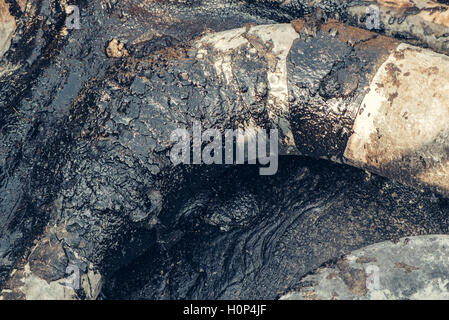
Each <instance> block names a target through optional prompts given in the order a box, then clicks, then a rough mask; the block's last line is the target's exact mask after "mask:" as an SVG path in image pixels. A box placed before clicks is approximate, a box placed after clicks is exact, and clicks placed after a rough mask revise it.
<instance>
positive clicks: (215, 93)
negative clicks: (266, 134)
mask: <svg viewBox="0 0 449 320" xmlns="http://www.w3.org/2000/svg"><path fill="white" fill-rule="evenodd" d="M9 2H11V1H9ZM9 2H8V3H9ZM12 2H14V3H15V1H12ZM49 3H50V5H48V3H47V4H45V3H44V2H42V3H41V2H39V1H37V2H33V1H30V3H29V6H28V7H27V8H26V9H21V8H19V7H17V5H16V6H12V8H13V9H11V10H12V11H13V13H14V14H13V15H14V16H15V18H16V19H17V21H18V22H17V25H18V27H17V28H18V31H17V35H18V36H17V37H16V38H15V39H13V40H12V42H11V48H10V50H9V51H8V52H7V53H6V55H5V57H4V59H3V61H2V65H1V68H2V70H3V71H2V72H4V73H3V76H2V77H1V80H0V81H1V86H2V87H1V88H2V89H1V100H0V101H1V104H2V108H1V111H0V112H1V115H0V119H1V122H0V124H1V135H2V144H1V146H0V148H1V149H0V160H1V161H0V165H1V171H0V181H1V184H0V188H1V189H0V190H1V194H2V197H1V198H0V212H1V214H0V222H1V223H0V228H1V235H0V266H1V268H2V269H1V272H2V273H1V279H0V286H1V288H2V290H3V291H2V294H1V296H2V297H3V298H5V299H8V298H9V299H17V298H29V299H30V298H86V299H91V298H97V297H103V298H154V299H161V298H276V297H279V296H280V295H282V294H283V293H285V292H287V290H288V289H289V288H291V287H294V286H295V284H297V283H299V280H300V278H301V277H302V276H303V275H304V274H306V273H307V272H310V271H312V270H313V269H314V268H316V267H317V266H319V265H320V264H322V263H324V262H326V261H327V260H329V259H333V258H336V257H338V256H339V255H341V254H344V253H346V252H348V251H350V250H354V249H357V248H360V247H362V246H365V245H368V244H371V243H374V242H378V241H382V240H394V239H398V238H400V237H404V236H407V235H420V234H435V233H447V223H446V215H447V213H448V210H449V208H448V203H447V200H445V199H444V198H442V197H440V196H438V195H434V194H432V193H430V191H427V190H422V191H420V190H415V189H411V188H408V187H404V186H402V185H399V184H397V183H394V182H390V181H388V180H386V179H384V178H380V177H377V176H372V177H371V176H370V175H367V174H365V173H364V172H363V171H359V170H357V169H354V168H350V167H346V166H343V165H334V164H330V163H328V162H325V161H320V162H317V163H315V162H314V161H312V160H310V159H305V158H299V157H281V159H280V164H279V170H280V171H279V173H278V175H276V176H274V177H259V176H258V174H257V173H258V168H257V167H256V166H204V165H203V166H178V167H173V166H172V165H171V163H170V159H169V156H168V152H169V150H170V147H171V146H172V143H171V142H170V134H171V132H172V131H173V130H174V129H176V128H178V127H180V126H181V127H182V126H186V127H190V126H191V124H192V121H193V120H195V119H196V120H200V121H201V124H202V126H203V128H205V129H206V128H218V129H220V130H224V129H227V128H237V127H250V126H251V127H261V128H279V129H280V131H281V133H282V136H281V140H280V143H281V147H284V148H283V150H286V153H289V151H290V150H291V148H292V146H295V143H296V147H298V148H299V149H301V152H303V153H305V154H306V153H310V155H312V156H316V157H321V156H327V157H328V158H333V157H341V155H342V152H343V151H344V148H343V147H344V144H346V142H347V141H346V140H347V139H348V138H349V132H348V133H347V135H344V132H343V135H342V136H343V137H344V139H343V140H338V139H334V138H329V139H324V140H322V141H324V142H325V141H330V142H331V144H329V146H324V147H323V148H319V150H318V151H317V152H315V151H314V150H312V149H311V148H312V146H313V147H317V142H320V141H321V140H319V139H315V140H313V141H309V142H305V143H299V142H300V141H301V138H302V137H307V136H309V137H311V138H314V137H315V138H316V136H317V135H318V134H315V133H314V132H313V131H312V128H306V129H307V130H309V131H308V132H305V131H302V133H303V134H302V135H299V134H298V132H301V131H300V130H304V129H303V128H304V126H303V125H302V124H301V120H303V119H301V118H299V116H298V114H297V113H295V109H294V107H293V108H292V110H288V108H287V109H283V108H282V106H284V105H283V102H285V101H283V100H282V99H283V98H282V95H274V94H273V92H272V90H270V86H271V84H272V83H273V79H272V78H270V72H271V74H275V75H282V72H280V71H279V70H278V69H277V66H278V65H277V62H276V59H273V57H276V56H274V54H273V52H272V50H276V48H272V47H270V46H269V45H268V46H266V44H265V43H264V42H263V41H262V40H261V37H262V36H260V34H259V36H257V33H256V34H255V33H252V32H253V30H254V29H253V27H254V24H259V25H262V24H274V23H279V22H288V20H289V19H290V16H289V15H288V14H287V13H285V12H284V11H283V9H279V8H274V7H261V6H258V4H256V3H249V4H248V3H246V2H233V3H227V2H224V1H223V2H221V1H211V2H201V1H198V2H193V3H191V4H188V5H187V4H185V3H183V2H174V3H167V2H157V1H156V2H154V1H122V2H117V1H94V2H89V3H88V2H84V1H79V2H77V3H75V4H77V5H78V6H79V7H80V10H81V27H82V28H81V29H80V30H66V29H65V27H64V19H65V16H64V10H63V9H64V6H65V4H61V3H60V2H59V1H50V2H49ZM273 6H274V5H273ZM20 10H24V12H22V13H20V12H19V11H20ZM302 14H303V11H302V10H298V11H297V15H298V16H297V17H301V15H302ZM36 17H39V18H36ZM36 21H38V22H36ZM243 26H245V27H244V29H243V30H244V38H245V39H246V40H245V41H246V42H247V43H246V44H245V45H243V46H242V47H240V48H238V50H236V51H234V52H233V54H232V59H230V60H229V61H227V60H223V61H218V62H219V63H218V65H219V66H220V68H219V69H217V67H216V66H217V57H220V55H219V54H218V49H217V48H214V47H213V46H210V45H207V43H202V44H201V45H198V42H196V41H194V40H196V39H199V38H200V36H201V35H202V32H204V31H206V30H207V29H210V30H212V31H214V32H219V31H224V30H230V29H233V28H240V27H243ZM274 28H276V27H274ZM283 28H289V29H288V30H290V31H288V32H292V33H289V34H293V35H294V36H295V37H296V36H297V37H299V34H296V33H295V31H292V30H293V29H292V27H290V25H287V26H284V27H283ZM255 30H256V31H254V32H263V31H264V29H263V28H262V29H260V28H259V29H257V28H255ZM257 30H259V31H257ZM326 32H328V34H329V37H332V39H334V40H331V38H329V39H328V40H329V41H335V43H336V44H340V45H336V46H327V45H326V46H325V44H324V43H320V42H319V40H317V39H314V35H312V34H309V36H310V39H309V40H307V41H309V43H313V44H316V45H317V46H318V47H320V48H326V49H327V50H330V52H329V56H331V58H330V60H329V63H331V62H332V65H334V63H335V62H337V61H339V60H341V59H343V60H344V65H343V66H342V67H341V68H339V67H338V65H337V67H336V68H334V70H335V72H337V73H338V72H339V73H338V74H337V75H336V74H334V73H332V72H330V74H329V77H328V78H330V79H328V78H326V73H325V72H324V73H323V74H320V75H319V77H321V78H320V79H321V80H326V79H327V80H329V81H327V82H326V81H324V82H325V83H324V85H322V86H321V89H322V90H323V91H322V92H320V95H321V96H322V97H324V98H327V97H330V96H332V95H336V96H338V97H342V98H343V99H345V101H349V104H350V105H351V106H352V104H354V105H355V104H356V102H354V101H357V97H356V95H354V94H353V93H354V92H358V93H359V94H361V93H362V92H363V91H361V88H362V84H369V83H370V81H371V77H372V74H371V72H374V71H375V70H376V66H377V65H376V63H377V62H376V61H377V60H376V59H379V61H381V60H382V59H384V58H385V57H386V53H384V52H383V50H385V48H382V49H378V50H377V51H371V52H372V53H373V55H372V56H363V52H364V51H363V50H360V52H358V51H357V50H355V53H354V52H353V51H354V50H353V49H354V48H353V47H354V46H357V44H352V45H351V44H347V43H346V44H345V43H344V42H343V41H342V40H341V39H340V40H338V39H337V38H338V37H337V38H336V36H337V34H333V33H332V31H331V30H326ZM210 34H211V35H212V36H213V35H214V33H210ZM332 34H333V35H332ZM340 35H341V34H340ZM326 37H327V36H326ZM371 37H373V36H368V38H370V39H371ZM33 39H37V40H35V41H33ZM114 39H116V41H113V40H114ZM314 40H316V42H314ZM366 41H368V39H362V40H361V42H366ZM111 43H112V44H114V45H111ZM117 43H124V46H123V47H122V48H121V49H117V48H119V47H118V46H117V47H115V46H116V44H117ZM275 44H276V41H273V45H275ZM302 45H304V44H302ZM300 46H301V44H300V43H299V42H298V41H297V42H295V44H294V48H295V49H298V47H300ZM124 48H125V49H124ZM225 49H226V48H225ZM214 50H215V51H214ZM312 51H313V50H312ZM318 52H319V50H318V51H316V52H312V53H311V55H316V59H319V54H318ZM351 52H353V54H350V53H351ZM117 57H120V58H117ZM223 57H226V55H223ZM294 59H295V56H294V54H291V55H290V58H289V60H288V61H289V62H288V63H290V64H291V63H292V61H294ZM362 60H363V61H364V62H365V64H366V67H365V68H367V69H363V67H362V66H363V65H364V64H363V61H362ZM228 66H229V69H228ZM318 66H321V67H322V68H325V66H324V64H323V63H321V62H320V61H317V67H318ZM289 68H290V69H294V68H293V67H292V66H290V67H289ZM357 68H362V70H363V72H362V73H361V74H360V75H359V77H360V79H358V80H357V81H359V83H360V87H357V88H356V89H354V88H346V87H345V86H344V85H343V88H332V86H331V84H332V79H333V78H332V77H334V78H335V77H336V79H337V80H341V79H343V80H342V82H341V83H343V84H349V83H351V82H353V81H352V80H353V79H352V78H351V77H352V76H353V74H354V69H357ZM369 68H372V69H369ZM318 69H319V68H317V70H318ZM368 69H369V70H368ZM220 70H221V73H220ZM229 70H231V71H232V72H231V73H232V75H231V76H230V77H228V74H227V73H226V72H228V71H229ZM329 71H330V70H329ZM298 73H299V71H298ZM340 73H341V74H340ZM308 76H309V78H308V79H311V80H313V79H312V78H313V76H314V75H313V74H310V75H308ZM339 77H340V78H339ZM286 79H287V78H286ZM289 80H291V78H289ZM315 80H316V79H315ZM295 81H296V80H295ZM296 82H297V81H296ZM320 82H323V81H320ZM337 82H338V81H337ZM274 83H276V82H274ZM279 83H280V82H279ZM311 83H313V81H311ZM326 83H327V84H329V86H326V85H325V84H326ZM279 88H280V91H283V89H286V88H287V86H285V88H284V87H282V86H280V87H279ZM340 90H341V91H340ZM281 93H282V92H281ZM300 93H301V92H293V94H294V95H295V97H296V96H297V98H300ZM289 94H290V93H289ZM273 96H274V98H275V99H274V98H273ZM286 97H287V96H286ZM354 97H355V98H354ZM290 98H291V96H290ZM276 99H278V100H276ZM351 99H354V100H351ZM273 101H274V102H273ZM286 101H287V102H288V104H287V105H290V106H295V104H294V103H295V101H293V100H292V99H290V100H288V97H287V100H286ZM297 102H298V101H296V103H297ZM314 103H319V101H318V100H317V101H312V102H311V104H310V105H311V106H312V105H313V104H314ZM289 111H293V112H291V113H290V112H289ZM303 114H304V113H301V116H303ZM286 119H287V120H288V121H287V120H286ZM292 120H293V121H292ZM334 120H335V121H334ZM340 120H341V119H333V120H332V121H331V122H332V123H334V124H335V123H337V124H338V123H339V122H340ZM289 121H290V123H288V122H289ZM289 124H291V125H292V126H291V127H289ZM343 127H344V126H343ZM343 129H344V128H343ZM343 131H344V130H343ZM335 132H339V133H342V131H341V130H335ZM290 133H293V140H294V141H292V136H290V135H289V134H290ZM293 142H295V143H293ZM338 144H341V145H340V146H338ZM335 145H337V148H336V149H333V147H334V146H335ZM317 148H318V147H317ZM310 150H312V151H310ZM305 151H310V152H305ZM334 160H335V159H334ZM67 266H76V267H77V268H79V269H80V271H81V287H80V288H79V289H77V290H75V291H74V290H71V288H69V287H65V286H62V285H60V284H59V283H60V282H61V281H60V280H61V279H63V278H65V277H66V276H67V275H66V268H67ZM12 270H16V271H15V272H14V274H12Z"/></svg>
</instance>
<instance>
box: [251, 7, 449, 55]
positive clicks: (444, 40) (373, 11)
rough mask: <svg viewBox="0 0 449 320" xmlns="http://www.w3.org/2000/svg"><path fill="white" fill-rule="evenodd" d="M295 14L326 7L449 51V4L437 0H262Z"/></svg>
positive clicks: (354, 21) (345, 18)
mask: <svg viewBox="0 0 449 320" xmlns="http://www.w3.org/2000/svg"><path fill="white" fill-rule="evenodd" d="M257 2H258V3H267V4H269V5H273V4H276V3H277V4H278V5H279V8H282V10H287V11H288V12H290V15H291V16H295V14H296V13H297V12H304V13H306V14H307V13H312V12H314V11H315V10H317V9H318V8H319V9H322V10H323V11H324V13H325V15H326V16H328V17H330V18H334V19H337V20H339V21H341V22H344V23H346V24H350V25H352V26H357V27H360V28H364V29H369V30H371V31H375V32H379V33H382V34H385V35H388V36H392V37H397V38H400V39H402V41H404V42H407V43H409V44H414V45H419V46H425V47H429V48H431V49H432V50H434V51H437V52H440V53H445V54H449V6H448V5H446V4H442V3H439V2H437V1H433V0H365V1H361V0H349V1H348V0H326V1H324V0H312V1H306V0H292V1H284V0H274V1H273V0H258V1H257Z"/></svg>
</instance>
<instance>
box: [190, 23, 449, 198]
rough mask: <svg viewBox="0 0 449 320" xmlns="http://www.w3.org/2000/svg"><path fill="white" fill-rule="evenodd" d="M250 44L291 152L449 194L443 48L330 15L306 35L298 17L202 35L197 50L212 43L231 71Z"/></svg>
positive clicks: (223, 68) (447, 64)
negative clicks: (414, 43)
mask: <svg viewBox="0 0 449 320" xmlns="http://www.w3.org/2000/svg"><path fill="white" fill-rule="evenodd" d="M246 46H248V48H249V50H256V51H257V52H258V53H259V55H260V56H261V57H263V59H265V61H266V62H267V79H268V82H269V93H268V101H270V103H269V108H268V109H269V115H270V118H271V120H272V123H273V124H275V126H276V127H279V128H280V129H281V131H282V132H283V135H282V136H283V140H282V139H281V146H284V147H285V146H288V147H289V149H287V150H286V149H285V148H284V150H286V151H287V153H294V151H297V152H299V153H300V154H303V155H308V156H312V157H316V158H326V159H329V160H333V161H336V162H343V163H347V164H350V165H353V166H356V167H359V168H363V169H366V170H368V171H370V172H374V173H377V174H380V175H383V176H386V177H389V178H392V179H394V180H398V181H401V182H403V183H405V184H408V185H413V186H417V187H423V186H427V187H431V188H432V189H433V190H435V191H437V192H440V193H442V194H446V195H447V194H448V193H449V102H448V101H449V95H448V87H447V84H446V80H445V78H446V75H447V74H449V58H448V57H447V56H445V55H441V54H437V53H435V52H433V51H430V50H427V49H423V48H419V47H415V46H411V45H408V44H404V43H400V42H398V41H397V40H394V39H392V38H388V37H384V36H378V35H376V34H375V33H371V32H368V31H364V30H361V29H358V28H354V27H350V26H346V25H343V24H340V23H338V22H336V21H329V22H328V23H325V24H321V25H318V26H317V30H316V31H314V32H312V34H311V32H310V28H309V26H308V25H306V24H305V22H304V21H303V20H298V21H293V22H292V23H291V24H280V25H271V26H253V27H251V26H246V27H245V28H241V29H236V30H231V31H227V32H223V33H219V34H213V35H210V36H206V37H205V38H203V39H202V40H201V41H200V42H199V43H198V47H199V54H198V56H197V58H199V59H200V58H201V57H203V56H204V55H206V54H207V50H210V47H212V48H214V51H213V54H212V56H213V57H214V58H213V59H214V61H215V63H214V66H215V67H216V68H217V72H218V73H222V74H224V76H225V77H227V78H231V77H234V73H233V70H232V66H231V59H232V57H233V56H236V55H239V54H244V53H243V52H241V50H244V49H243V48H245V47H246ZM204 48H209V49H207V50H206V49H204ZM203 51H204V52H203ZM209 56H211V54H210V52H209ZM293 150H294V151H293Z"/></svg>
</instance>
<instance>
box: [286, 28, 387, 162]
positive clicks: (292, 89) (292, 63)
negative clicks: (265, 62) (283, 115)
mask: <svg viewBox="0 0 449 320" xmlns="http://www.w3.org/2000/svg"><path fill="white" fill-rule="evenodd" d="M339 32H342V31H339ZM301 34H302V33H301ZM375 37H376V35H374V34H373V35H371V36H368V37H367V38H365V39H363V40H356V39H354V40H353V41H352V42H351V41H346V42H344V41H342V40H340V39H338V37H337V30H335V29H332V28H331V29H330V30H329V32H328V31H325V30H323V31H318V33H317V34H316V36H313V37H309V36H307V35H305V34H302V35H301V38H300V39H296V40H295V41H294V43H293V46H292V48H291V50H290V52H289V55H288V57H287V73H288V92H289V102H290V122H291V126H292V131H293V135H294V138H295V144H296V146H297V148H298V149H299V152H300V153H301V154H303V155H308V156H313V157H316V158H323V157H324V158H327V159H330V158H333V159H334V160H335V159H337V160H342V158H343V153H344V151H345V148H346V145H347V142H348V140H349V137H350V136H351V134H352V127H353V124H354V121H355V118H356V115H357V114H358V112H359V108H360V105H361V102H362V100H363V98H364V96H365V95H366V87H368V86H369V85H370V82H371V80H372V78H373V76H374V74H375V72H376V71H377V70H376V68H377V67H378V65H379V60H382V59H384V57H385V53H386V51H387V50H386V48H379V47H378V46H368V47H366V46H359V45H358V44H360V43H361V42H368V41H370V40H372V39H374V38H375ZM357 41H358V43H357Z"/></svg>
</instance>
